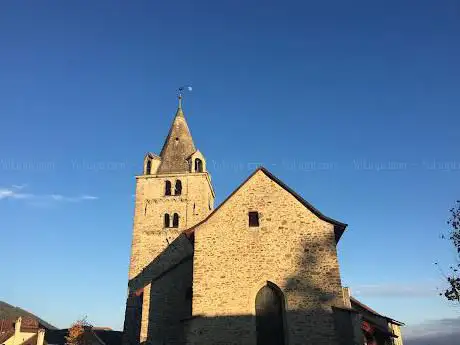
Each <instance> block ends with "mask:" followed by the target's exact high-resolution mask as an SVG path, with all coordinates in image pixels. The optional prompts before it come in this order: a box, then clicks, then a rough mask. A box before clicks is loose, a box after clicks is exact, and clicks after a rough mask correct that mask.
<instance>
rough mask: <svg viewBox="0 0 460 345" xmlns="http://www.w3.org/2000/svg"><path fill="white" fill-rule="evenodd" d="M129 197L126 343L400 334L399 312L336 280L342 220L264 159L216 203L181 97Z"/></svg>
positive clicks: (308, 340)
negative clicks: (363, 298) (355, 294)
mask: <svg viewBox="0 0 460 345" xmlns="http://www.w3.org/2000/svg"><path fill="white" fill-rule="evenodd" d="M135 196H136V197H135V213H134V226H133V237H132V249H131V260H130V267H129V283H128V287H129V289H128V291H129V292H128V298H127V303H126V313H125V324H124V340H123V342H124V345H137V344H141V343H148V344H161V345H162V344H190V345H192V344H197V345H198V344H200V345H201V344H245V345H246V344H247V345H256V344H257V345H262V344H263V345H271V344H273V345H275V344H276V345H288V344H289V345H300V344H302V345H303V344H312V345H313V344H315V345H341V344H343V345H346V344H347V345H348V344H350V345H351V344H353V345H355V344H378V345H387V344H392V345H393V344H397V345H402V340H401V335H400V331H399V326H400V325H402V323H400V322H398V321H395V320H393V319H391V318H388V317H386V316H383V315H380V314H378V313H377V312H374V311H373V310H372V309H370V308H368V307H367V306H365V305H364V304H361V303H359V302H358V301H356V300H354V299H353V298H352V297H351V296H350V293H349V290H348V289H347V288H343V287H342V283H341V278H340V267H339V262H338V259H337V244H338V243H339V241H340V238H341V237H342V235H343V233H344V231H345V229H346V227H347V225H346V224H344V223H342V222H340V221H337V220H335V219H332V218H330V217H328V216H326V215H325V214H323V213H322V212H320V211H319V210H317V209H316V208H315V207H313V206H312V205H311V204H310V203H309V202H307V201H306V200H305V199H303V198H302V197H301V196H300V195H299V194H297V193H296V192H295V191H294V190H292V189H291V188H289V187H288V186H286V185H285V184H284V183H283V182H282V181H280V180H279V179H278V178H277V177H275V176H274V175H273V174H271V173H270V172H269V171H268V170H267V169H265V168H262V167H261V168H258V169H256V170H255V171H254V172H253V173H252V174H251V175H250V176H249V177H248V178H247V179H246V180H245V181H244V182H243V183H241V184H240V185H239V186H238V187H237V188H236V189H235V191H234V192H233V193H232V194H231V195H230V196H229V197H228V198H227V199H226V200H225V201H223V202H222V203H221V204H220V205H219V206H218V207H216V208H215V207H214V200H215V194H214V189H213V185H212V180H211V175H210V174H209V172H208V170H207V168H206V159H205V156H204V155H203V154H202V153H201V152H200V151H199V150H198V149H197V148H196V147H195V144H194V141H193V139H192V136H191V133H190V130H189V128H188V125H187V122H186V119H185V116H184V112H183V110H182V106H181V96H179V107H178V109H177V112H176V115H175V117H174V120H173V123H172V126H171V128H170V130H169V133H168V136H167V137H166V140H165V143H164V145H163V148H162V149H161V152H160V154H159V155H156V154H153V153H148V154H147V155H146V156H145V158H144V164H143V173H142V175H139V176H137V177H136V195H135ZM353 301H355V304H356V303H359V306H358V307H360V308H363V309H359V308H355V307H354V305H353ZM367 311H369V313H367ZM366 313H367V314H366Z"/></svg>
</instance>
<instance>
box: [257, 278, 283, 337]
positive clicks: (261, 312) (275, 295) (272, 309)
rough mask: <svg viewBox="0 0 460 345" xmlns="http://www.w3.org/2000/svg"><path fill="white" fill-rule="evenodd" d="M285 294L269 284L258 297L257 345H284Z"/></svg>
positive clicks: (260, 291) (261, 290)
mask: <svg viewBox="0 0 460 345" xmlns="http://www.w3.org/2000/svg"><path fill="white" fill-rule="evenodd" d="M283 313H284V303H283V293H282V292H281V290H280V289H279V288H278V287H277V286H276V285H274V284H272V283H270V282H267V285H265V286H264V287H262V288H261V289H260V290H259V292H258V293H257V296H256V330H257V345H284V320H283Z"/></svg>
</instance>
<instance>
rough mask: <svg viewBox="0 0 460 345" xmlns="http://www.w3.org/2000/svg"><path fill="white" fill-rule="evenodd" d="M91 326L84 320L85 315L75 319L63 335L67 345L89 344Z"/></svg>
mask: <svg viewBox="0 0 460 345" xmlns="http://www.w3.org/2000/svg"><path fill="white" fill-rule="evenodd" d="M92 328H93V326H92V325H91V324H90V323H89V322H88V321H87V320H86V317H85V318H83V319H81V320H77V321H75V322H74V323H73V324H72V326H70V328H69V331H68V333H67V335H66V337H65V340H66V344H67V345H89V344H91V341H90V336H89V334H90V333H91V329H92Z"/></svg>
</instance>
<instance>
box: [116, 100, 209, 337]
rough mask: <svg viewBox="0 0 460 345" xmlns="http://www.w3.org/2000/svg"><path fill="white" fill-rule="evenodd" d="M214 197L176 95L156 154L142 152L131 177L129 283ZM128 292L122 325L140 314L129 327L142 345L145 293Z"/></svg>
mask: <svg viewBox="0 0 460 345" xmlns="http://www.w3.org/2000/svg"><path fill="white" fill-rule="evenodd" d="M214 198H215V196H214V190H213V187H212V184H211V177H210V175H209V173H208V171H207V170H206V160H205V158H204V156H203V155H202V153H201V152H200V151H199V150H197V149H196V147H195V144H194V142H193V138H192V135H191V133H190V130H189V128H188V125H187V121H186V120H185V116H184V112H183V110H182V95H181V94H179V106H178V109H177V112H176V115H175V117H174V120H173V122H172V125H171V128H170V130H169V133H168V136H167V137H166V140H165V142H164V145H163V148H162V149H161V152H160V154H159V155H156V154H154V153H147V154H146V155H145V157H144V164H143V171H142V174H141V175H138V176H136V194H135V210H134V225H133V236H132V247H131V259H130V265H129V280H130V281H131V280H133V279H135V278H136V277H138V276H139V274H140V273H141V272H142V271H143V270H144V269H145V268H146V267H147V266H148V265H149V264H150V263H151V262H152V261H153V260H154V259H155V258H156V257H157V256H158V255H159V254H161V253H162V252H163V251H164V250H165V249H166V248H167V247H168V246H170V245H171V243H172V242H173V241H174V240H175V239H176V238H177V237H178V236H179V235H180V234H181V233H182V231H183V230H185V229H187V228H190V227H192V226H193V225H195V224H197V223H199V222H200V221H202V220H203V219H204V218H206V216H208V215H209V213H211V212H212V210H213V208H214ZM129 294H130V295H129V296H128V301H127V310H126V318H125V330H126V328H127V326H128V325H127V322H128V323H130V322H133V323H137V322H138V321H139V320H137V319H138V318H139V316H140V315H137V316H134V315H136V312H135V309H136V308H137V309H138V310H141V311H142V325H141V324H139V325H138V327H133V325H129V326H128V327H129V328H130V329H135V328H137V329H138V330H139V333H137V334H140V339H139V341H140V342H142V341H145V338H146V336H147V334H146V332H147V329H146V328H147V327H144V325H143V324H146V323H147V322H148V320H144V319H145V318H148V313H147V310H148V301H149V298H150V297H149V290H148V289H144V290H143V291H142V292H138V293H136V294H137V296H139V295H141V294H142V298H141V299H137V298H136V296H134V295H133V292H132V291H130V292H129ZM138 304H140V305H138ZM146 304H147V305H146ZM144 314H146V315H144ZM129 315H133V317H130V316H129ZM129 319H132V320H131V321H130V320H129ZM144 328H145V329H144ZM136 332H137V331H136Z"/></svg>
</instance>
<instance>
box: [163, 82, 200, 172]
mask: <svg viewBox="0 0 460 345" xmlns="http://www.w3.org/2000/svg"><path fill="white" fill-rule="evenodd" d="M179 91H181V90H179ZM178 100H179V106H178V108H177V112H176V116H175V117H174V120H173V123H172V125H171V128H170V129H169V133H168V136H167V137H166V140H165V143H164V145H163V148H162V150H161V153H160V157H161V164H160V166H159V168H158V173H159V174H161V173H172V172H187V171H189V167H188V162H187V158H188V157H189V156H190V155H191V154H192V153H194V152H195V151H196V149H195V144H194V143H193V138H192V135H191V134H190V130H189V128H188V125H187V122H186V121H185V116H184V112H183V111H182V92H180V93H179V95H178Z"/></svg>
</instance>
